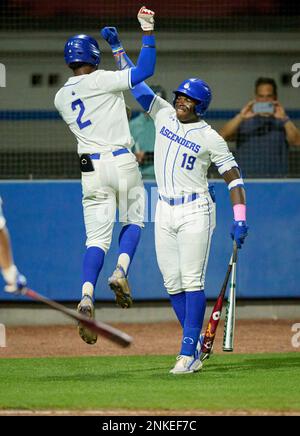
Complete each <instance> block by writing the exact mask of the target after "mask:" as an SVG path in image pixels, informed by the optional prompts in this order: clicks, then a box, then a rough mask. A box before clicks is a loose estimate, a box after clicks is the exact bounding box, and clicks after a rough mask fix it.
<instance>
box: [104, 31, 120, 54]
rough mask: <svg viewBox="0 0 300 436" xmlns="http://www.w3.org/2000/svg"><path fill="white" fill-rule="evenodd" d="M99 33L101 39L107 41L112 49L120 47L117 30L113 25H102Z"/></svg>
mask: <svg viewBox="0 0 300 436" xmlns="http://www.w3.org/2000/svg"><path fill="white" fill-rule="evenodd" d="M100 33H101V36H102V37H103V39H105V41H107V42H108V44H109V45H110V46H111V48H112V49H116V48H119V47H121V45H122V44H121V41H120V40H119V35H118V31H117V29H116V28H115V27H103V29H102V30H101V31H100Z"/></svg>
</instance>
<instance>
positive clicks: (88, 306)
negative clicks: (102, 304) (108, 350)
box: [77, 295, 98, 345]
mask: <svg viewBox="0 0 300 436" xmlns="http://www.w3.org/2000/svg"><path fill="white" fill-rule="evenodd" d="M77 312H78V313H80V314H81V315H84V316H86V317H87V318H91V319H94V318H95V309H94V303H93V300H92V298H91V297H90V296H89V295H85V296H84V297H83V298H82V299H81V301H80V303H79V304H78V306H77ZM78 333H79V336H80V337H81V339H82V340H83V341H84V342H86V343H87V344H89V345H93V344H95V343H96V342H97V338H98V336H97V333H95V332H92V331H91V330H89V329H87V328H86V327H84V326H83V325H82V324H81V323H80V322H79V323H78Z"/></svg>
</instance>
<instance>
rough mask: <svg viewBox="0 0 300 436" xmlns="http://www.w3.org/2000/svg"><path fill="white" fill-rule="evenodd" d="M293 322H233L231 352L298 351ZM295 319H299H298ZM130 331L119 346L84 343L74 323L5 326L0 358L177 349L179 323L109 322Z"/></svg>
mask: <svg viewBox="0 0 300 436" xmlns="http://www.w3.org/2000/svg"><path fill="white" fill-rule="evenodd" d="M295 322H297V321H296V320H295V321H288V320H278V321H261V320H258V321H249V320H239V321H237V323H236V332H235V349H234V352H235V353H264V352H288V351H298V352H299V351H300V348H295V347H293V346H292V335H293V334H294V333H292V330H291V329H292V325H293V324H294V323H295ZM298 322H299V321H298ZM113 325H114V326H115V327H117V328H119V329H121V330H124V331H125V332H126V333H128V334H130V335H131V336H132V337H133V339H134V341H133V344H132V345H131V346H130V347H129V348H121V347H119V346H118V345H116V344H114V343H112V342H110V341H109V340H108V339H105V338H100V337H98V341H97V343H96V344H95V345H87V344H85V343H84V342H83V341H82V340H81V339H80V337H79V336H78V333H77V327H76V326H75V325H74V326H49V327H48V326H47V327H45V326H41V327H37V326H34V327H8V328H7V347H6V348H0V358H5V357H6V358H8V357H15V358H18V357H49V356H53V357H54V356H108V355H121V354H122V355H150V354H174V355H176V354H177V353H178V351H179V349H180V327H179V325H178V324H177V323H176V322H164V323H145V324H113ZM222 336H223V322H220V325H219V327H218V331H217V335H216V341H215V352H216V353H219V352H222V340H223V338H222Z"/></svg>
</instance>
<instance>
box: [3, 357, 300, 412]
mask: <svg viewBox="0 0 300 436" xmlns="http://www.w3.org/2000/svg"><path fill="white" fill-rule="evenodd" d="M173 364H174V357H172V356H119V357H111V356H110V357H101V356H99V357H78V358H42V359H41V358H40V359H1V360H0V409H77V410H79V409H115V408H117V409H120V408H124V409H144V410H145V409H150V410H155V409H156V410H157V409H164V410H184V409H186V410H191V409H194V410H196V409H198V410H199V409H204V410H212V411H213V410H228V409H230V410H232V409H235V410H236V409H243V410H251V409H256V410H273V411H300V353H285V354H248V355H246V354H244V355H241V354H237V355H235V354H222V355H221V354H220V355H214V356H213V357H212V358H211V359H210V360H209V361H206V362H205V365H204V368H203V370H202V372H200V373H197V374H187V375H182V376H174V375H172V374H169V373H168V371H169V369H170V368H171V367H172V366H173Z"/></svg>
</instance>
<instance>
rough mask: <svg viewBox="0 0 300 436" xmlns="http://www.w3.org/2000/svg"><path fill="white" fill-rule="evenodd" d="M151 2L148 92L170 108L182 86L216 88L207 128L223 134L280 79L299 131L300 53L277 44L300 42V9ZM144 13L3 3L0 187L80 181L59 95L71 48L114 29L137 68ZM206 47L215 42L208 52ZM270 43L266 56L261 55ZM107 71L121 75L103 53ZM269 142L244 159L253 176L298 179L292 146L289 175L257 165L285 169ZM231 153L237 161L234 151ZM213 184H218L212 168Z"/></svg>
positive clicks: (238, 0) (70, 1) (129, 7)
mask: <svg viewBox="0 0 300 436" xmlns="http://www.w3.org/2000/svg"><path fill="white" fill-rule="evenodd" d="M145 3H146V6H147V7H149V8H151V9H154V10H155V12H156V14H157V20H156V30H157V32H158V38H157V46H158V62H157V68H156V73H155V76H154V78H152V79H151V80H150V81H149V84H150V85H162V86H163V88H164V89H165V90H166V92H167V98H168V100H169V101H170V102H171V101H172V98H173V97H172V91H173V90H174V89H176V86H177V85H178V84H179V83H180V81H182V80H183V79H186V78H187V77H193V76H198V75H201V77H202V78H203V79H204V80H206V81H208V82H209V83H210V85H211V86H212V89H213V96H214V97H213V101H212V104H211V106H210V109H209V111H208V113H207V115H206V119H207V121H208V122H209V123H210V124H211V125H212V126H213V127H214V128H215V129H216V130H218V131H219V130H220V129H221V128H222V126H223V125H224V124H225V123H226V122H228V121H230V120H231V119H232V117H234V116H235V115H236V114H237V113H238V112H239V111H240V109H241V108H242V107H243V106H244V105H245V104H246V103H247V102H248V101H249V100H250V99H251V98H253V88H254V82H255V80H256V79H257V77H259V76H272V77H274V78H275V80H276V81H277V84H278V91H279V100H280V101H281V99H282V101H281V103H282V104H283V106H284V108H285V110H286V112H287V115H289V116H290V117H291V119H292V120H293V122H294V123H295V125H296V127H297V126H298V127H299V126H300V110H298V106H299V97H298V96H299V90H296V89H293V88H292V86H291V66H292V64H293V63H295V62H300V45H299V44H298V45H297V46H296V48H295V49H293V50H290V51H291V54H289V51H286V50H285V48H283V49H281V48H280V47H279V44H278V41H280V43H281V42H282V41H281V36H280V35H282V40H283V41H284V40H286V45H285V46H284V47H288V48H289V47H290V45H289V41H290V43H291V44H293V43H294V40H293V35H296V32H298V30H299V24H300V3H299V2H289V1H282V0H273V1H272V0H261V1H259V2H258V1H254V0H214V1H210V0H205V1H202V0H173V1H162V0H151V1H147V2H145ZM141 5H142V3H141V2H140V1H133V0H107V1H99V0H98V1H97V0H85V1H84V2H82V0H80V1H79V0H64V1H63V0H52V1H48V2H42V1H37V0H2V1H1V0H0V7H1V16H0V67H1V65H2V68H0V129H1V134H0V178H2V179H9V178H19V179H21V178H78V177H79V176H80V171H79V165H78V159H77V155H76V141H75V139H74V138H73V136H72V134H71V133H70V132H69V131H68V128H67V127H66V126H65V124H64V123H63V121H62V120H61V119H60V117H59V115H58V114H57V112H56V110H55V108H54V105H53V99H54V96H55V93H56V92H57V90H58V89H59V88H60V87H61V86H62V85H63V84H64V82H65V81H66V79H67V78H68V77H69V76H70V75H71V72H70V70H68V69H67V68H66V66H65V64H64V60H63V46H64V41H65V40H66V38H67V37H69V36H71V35H72V34H75V33H91V34H93V35H94V36H95V37H98V38H99V33H98V31H99V29H101V28H102V27H103V26H105V25H114V26H116V27H117V28H118V29H119V30H120V32H121V34H122V37H123V36H124V38H125V40H126V41H128V42H129V44H131V45H130V48H131V50H132V47H134V50H135V51H134V53H133V60H136V58H137V53H138V50H139V47H140V32H139V27H138V23H137V20H136V13H137V10H138V9H139V7H140V6H141ZM250 32H251V33H250ZM191 35H192V36H191ZM245 35H247V36H245ZM287 35H290V37H289V36H287ZM245 38H246V39H245ZM289 38H290V39H289ZM166 40H167V41H169V42H170V43H172V41H173V45H172V46H170V50H169V52H168V50H167V49H166V48H163V44H162V43H161V41H163V42H164V44H166ZM226 40H227V42H226ZM229 40H230V41H231V42H230V41H229ZM177 41H178V47H177ZM203 41H207V47H206V46H205V44H204V43H203ZM245 41H246V42H245ZM191 42H192V43H191ZM223 42H224V44H225V45H224V50H223V48H222V44H223ZM264 44H265V47H266V48H265V50H261V46H262V45H264ZM266 44H268V45H266ZM100 46H101V49H103V47H104V46H105V43H103V41H100ZM248 51H249V53H248ZM101 65H102V68H104V69H115V65H114V61H113V58H112V56H111V53H110V52H109V50H108V49H107V48H105V49H104V50H103V54H102V64H101ZM224 85H225V86H224ZM125 97H126V102H128V104H129V106H131V109H132V118H133V119H134V118H135V117H136V116H137V115H138V113H139V111H140V107H139V106H138V104H136V103H135V102H134V101H133V99H132V97H131V96H130V93H128V95H127V94H125ZM260 133H262V134H263V133H265V134H268V126H265V127H264V128H263V129H261V128H260V130H259V134H260ZM268 141H269V142H270V147H269V149H268V148H266V150H265V151H264V154H261V153H260V151H257V150H256V152H255V153H254V152H251V150H250V151H249V152H248V154H247V153H246V154H245V157H244V159H246V160H247V162H248V163H249V162H250V164H251V165H250V166H249V168H250V170H248V171H247V172H246V176H248V177H298V176H300V157H299V156H300V153H299V149H300V147H297V145H300V144H296V145H295V144H293V145H292V146H288V145H287V148H288V152H287V154H286V156H285V157H284V159H285V161H284V165H285V168H284V170H281V169H280V168H279V167H278V168H279V169H278V171H277V170H274V171H270V170H269V167H266V166H264V165H263V164H259V163H257V162H258V161H259V160H262V159H264V160H269V161H270V162H271V166H272V165H273V169H274V168H275V166H276V165H279V164H278V156H277V155H278V154H280V153H281V150H280V149H278V150H277V151H276V149H275V148H274V147H273V146H272V144H273V142H272V138H271V139H268ZM266 142H267V141H266ZM229 144H230V147H231V149H232V151H233V153H236V152H237V147H236V143H235V142H234V141H233V142H230V143H229ZM268 153H269V154H268ZM275 153H276V155H275ZM279 160H280V156H279ZM152 163H153V162H152V155H151V152H149V149H147V156H146V159H145V160H144V165H143V166H142V167H141V169H142V172H143V174H144V177H145V178H153V177H154V172H153V165H152ZM209 175H210V176H211V177H214V176H217V177H218V173H217V171H216V170H215V169H214V167H212V168H211V170H210V172H209Z"/></svg>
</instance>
